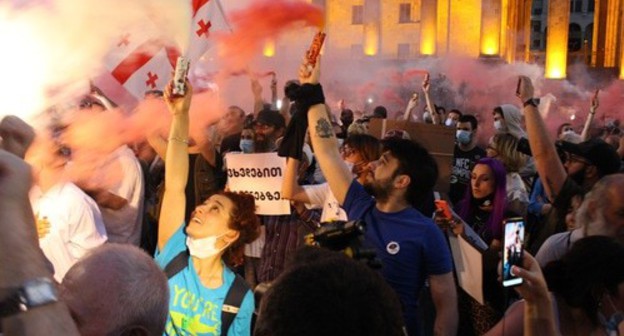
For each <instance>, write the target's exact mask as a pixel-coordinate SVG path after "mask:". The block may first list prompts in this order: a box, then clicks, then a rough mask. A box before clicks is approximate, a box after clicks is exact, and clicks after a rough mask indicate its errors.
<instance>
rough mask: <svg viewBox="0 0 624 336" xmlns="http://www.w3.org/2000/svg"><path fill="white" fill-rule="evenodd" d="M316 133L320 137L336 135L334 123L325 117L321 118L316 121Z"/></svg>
mask: <svg viewBox="0 0 624 336" xmlns="http://www.w3.org/2000/svg"><path fill="white" fill-rule="evenodd" d="M315 128H316V134H317V135H318V136H319V137H320V138H324V139H327V138H331V137H332V136H334V130H333V129H332V125H331V124H330V123H329V121H327V119H325V118H321V119H319V120H318V121H317V122H316V127H315Z"/></svg>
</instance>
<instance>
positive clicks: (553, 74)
mask: <svg viewBox="0 0 624 336" xmlns="http://www.w3.org/2000/svg"><path fill="white" fill-rule="evenodd" d="M559 47H560V46H559ZM550 49H551V50H550V51H549V49H546V74H545V76H546V78H552V79H562V78H565V77H566V61H567V55H566V52H567V50H566V48H565V46H564V47H563V48H561V47H560V48H559V49H560V50H559V51H558V52H557V51H555V50H552V49H553V48H552V47H551V48H550Z"/></svg>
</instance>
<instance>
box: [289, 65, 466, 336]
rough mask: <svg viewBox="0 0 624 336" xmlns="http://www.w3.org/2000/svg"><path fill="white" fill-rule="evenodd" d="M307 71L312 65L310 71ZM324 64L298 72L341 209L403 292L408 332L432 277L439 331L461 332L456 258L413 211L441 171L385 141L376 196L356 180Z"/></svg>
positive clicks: (423, 154)
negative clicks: (329, 106) (344, 155)
mask: <svg viewBox="0 0 624 336" xmlns="http://www.w3.org/2000/svg"><path fill="white" fill-rule="evenodd" d="M308 69H309V70H308ZM319 75H320V61H319V62H317V63H316V65H315V66H314V67H312V66H310V65H309V64H307V63H306V62H304V63H303V64H302V66H301V68H300V70H299V78H300V81H301V83H302V84H303V85H302V87H305V88H306V90H307V91H306V94H305V95H304V96H305V97H306V100H307V101H311V102H312V103H311V104H309V106H311V107H310V108H309V109H308V124H309V127H310V138H311V140H312V145H313V147H314V149H315V153H316V158H317V160H318V162H319V164H320V166H321V169H322V170H323V174H324V175H325V177H326V179H327V181H328V183H329V186H330V188H331V190H332V192H333V193H334V196H335V197H336V199H337V200H338V202H340V204H341V205H342V206H343V207H344V209H345V211H346V212H347V214H348V218H349V220H362V221H364V223H366V228H367V229H366V233H365V244H367V245H368V246H370V247H372V248H374V250H375V252H376V256H377V257H378V258H379V259H380V261H381V263H382V265H383V266H382V270H381V275H382V276H383V277H384V279H385V280H386V281H387V282H388V284H390V285H391V286H392V287H393V289H394V290H395V292H396V293H397V294H398V296H399V298H400V300H401V302H402V304H403V307H404V311H403V318H404V322H405V325H406V329H407V332H408V334H417V333H418V330H419V319H418V314H417V313H416V307H417V305H418V297H417V296H418V293H419V292H420V290H421V289H422V287H423V285H424V280H425V279H428V280H429V284H430V288H431V295H432V299H433V303H434V305H435V308H436V320H435V326H434V332H435V334H436V335H455V334H456V333H457V323H458V314H457V293H456V291H455V281H454V279H453V275H452V262H451V256H450V251H449V248H448V245H447V243H446V241H445V239H444V236H443V234H442V232H441V231H440V230H439V229H438V228H437V227H436V226H435V224H434V223H433V221H432V220H431V219H430V218H427V217H425V216H423V215H422V214H421V213H420V212H418V210H416V209H415V208H413V207H412V206H411V204H413V202H414V200H415V199H417V198H419V197H421V196H422V195H423V194H425V193H431V190H432V188H433V184H434V181H435V180H436V179H437V175H438V169H437V165H436V163H435V161H434V160H433V158H432V157H431V155H430V154H429V153H428V152H427V150H426V149H424V148H423V147H421V146H420V145H418V144H416V143H413V142H411V141H410V140H404V139H393V140H389V141H387V142H385V143H384V150H383V151H382V152H383V154H382V155H381V158H380V160H379V161H377V162H375V163H371V166H374V167H375V168H374V170H373V171H372V174H371V175H372V176H371V175H369V176H368V179H367V182H366V184H369V183H370V186H371V187H372V189H373V190H374V194H375V198H373V197H371V195H369V194H368V193H367V192H366V191H365V190H364V187H363V186H362V185H361V184H360V183H359V182H357V181H355V180H354V179H353V175H352V174H351V172H350V170H349V168H347V165H346V164H345V163H344V162H343V161H342V159H341V157H340V154H339V151H338V143H337V140H336V136H335V134H334V132H333V129H332V126H331V121H330V120H329V117H328V115H327V110H326V108H325V105H324V104H322V101H318V100H316V99H314V98H317V97H322V96H323V95H322V88H321V87H320V85H319V84H318V80H319Z"/></svg>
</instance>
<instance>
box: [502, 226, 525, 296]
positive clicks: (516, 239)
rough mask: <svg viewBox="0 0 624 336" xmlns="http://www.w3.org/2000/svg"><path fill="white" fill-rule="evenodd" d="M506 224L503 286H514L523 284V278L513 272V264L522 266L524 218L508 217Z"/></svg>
mask: <svg viewBox="0 0 624 336" xmlns="http://www.w3.org/2000/svg"><path fill="white" fill-rule="evenodd" d="M503 225H504V243H503V287H512V286H518V285H521V284H522V278H520V277H518V276H516V275H514V274H512V271H511V268H512V266H519V267H521V266H522V254H523V245H524V219H523V218H522V217H514V218H509V219H506V220H505V221H504V223H503Z"/></svg>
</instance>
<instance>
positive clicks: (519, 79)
mask: <svg viewBox="0 0 624 336" xmlns="http://www.w3.org/2000/svg"><path fill="white" fill-rule="evenodd" d="M520 85H522V77H519V78H518V85H517V86H516V96H518V97H520Z"/></svg>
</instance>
